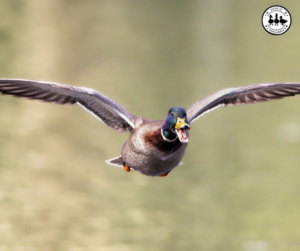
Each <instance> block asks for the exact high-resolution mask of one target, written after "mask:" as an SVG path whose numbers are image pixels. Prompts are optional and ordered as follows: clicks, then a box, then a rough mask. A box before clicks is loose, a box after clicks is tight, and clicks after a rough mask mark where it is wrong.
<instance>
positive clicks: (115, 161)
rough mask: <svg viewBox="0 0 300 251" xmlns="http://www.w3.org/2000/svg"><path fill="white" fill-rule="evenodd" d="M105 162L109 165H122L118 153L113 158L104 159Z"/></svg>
mask: <svg viewBox="0 0 300 251" xmlns="http://www.w3.org/2000/svg"><path fill="white" fill-rule="evenodd" d="M105 162H106V163H107V164H109V165H112V166H117V167H123V159H122V155H120V156H118V157H116V158H113V159H108V160H105Z"/></svg>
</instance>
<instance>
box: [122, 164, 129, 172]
mask: <svg viewBox="0 0 300 251" xmlns="http://www.w3.org/2000/svg"><path fill="white" fill-rule="evenodd" d="M123 166H124V170H125V171H126V172H130V167H129V166H127V164H125V163H124V164H123Z"/></svg>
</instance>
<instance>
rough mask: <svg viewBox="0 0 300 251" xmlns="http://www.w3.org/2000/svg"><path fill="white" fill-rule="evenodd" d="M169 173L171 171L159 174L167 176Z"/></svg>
mask: <svg viewBox="0 0 300 251" xmlns="http://www.w3.org/2000/svg"><path fill="white" fill-rule="evenodd" d="M168 174H169V172H166V173H163V174H161V175H159V177H166V176H167V175H168Z"/></svg>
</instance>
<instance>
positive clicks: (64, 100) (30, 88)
mask: <svg viewBox="0 0 300 251" xmlns="http://www.w3.org/2000/svg"><path fill="white" fill-rule="evenodd" d="M0 93H2V94H9V95H13V96H16V97H25V98H28V99H37V100H40V101H45V102H49V103H53V104H60V105H65V104H71V105H74V104H78V105H80V106H81V107H83V108H84V109H85V110H87V111H88V112H90V113H92V114H93V115H94V116H95V117H96V118H97V119H99V120H100V121H101V122H103V123H104V124H106V125H108V126H109V127H111V128H112V129H114V130H117V131H120V132H122V131H124V130H126V129H129V130H132V129H134V127H135V120H136V118H138V117H136V116H134V115H132V114H131V113H129V112H128V111H127V110H126V109H125V108H124V107H123V106H121V105H120V104H118V103H117V102H115V101H113V100H112V99H110V98H108V97H106V96H104V95H103V94H101V93H100V92H97V91H95V90H93V89H89V88H85V87H76V86H71V85H64V84H59V83H54V82H44V81H32V80H23V79H0Z"/></svg>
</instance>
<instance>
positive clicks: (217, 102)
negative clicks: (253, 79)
mask: <svg viewBox="0 0 300 251" xmlns="http://www.w3.org/2000/svg"><path fill="white" fill-rule="evenodd" d="M296 94H300V83H272V84H257V85H249V86H244V87H237V88H228V89H223V90H220V91H217V92H215V93H213V94H212V95H210V96H207V97H206V98H204V99H201V100H199V101H197V102H196V103H194V104H193V105H192V106H191V107H189V108H188V109H187V119H188V121H189V122H190V123H191V122H193V121H195V120H196V119H198V118H199V117H201V116H203V115H204V114H205V113H207V112H210V111H212V110H214V109H216V108H218V107H220V106H231V105H244V104H255V103H257V102H261V101H269V100H271V99H281V98H284V97H289V96H295V95H296Z"/></svg>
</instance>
